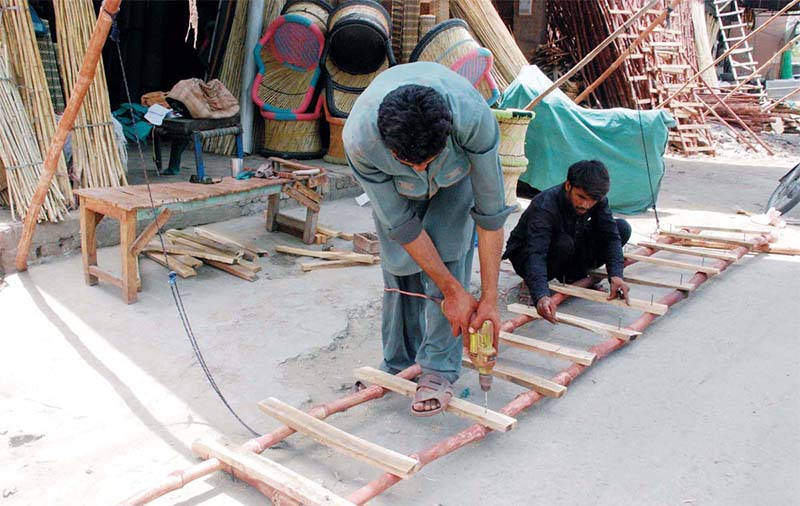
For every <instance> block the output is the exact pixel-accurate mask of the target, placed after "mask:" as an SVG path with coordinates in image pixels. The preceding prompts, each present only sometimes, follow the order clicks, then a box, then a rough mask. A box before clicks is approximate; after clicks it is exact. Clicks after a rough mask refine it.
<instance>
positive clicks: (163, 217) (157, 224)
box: [131, 209, 172, 256]
mask: <svg viewBox="0 0 800 506" xmlns="http://www.w3.org/2000/svg"><path fill="white" fill-rule="evenodd" d="M170 216H172V211H170V210H169V209H162V210H161V212H160V213H158V216H156V219H155V220H153V221H151V222H150V223H149V224H148V225H147V227H145V229H144V230H142V233H141V234H139V237H137V238H136V240H135V241H133V244H132V245H131V255H133V256H139V253H141V252H142V249H143V248H144V247H145V246H146V245H147V243H149V242H150V239H152V238H153V237H155V235H156V234H157V233H158V229H160V228H161V227H163V226H164V225H166V224H167V221H169V218H170Z"/></svg>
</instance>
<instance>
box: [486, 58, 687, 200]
mask: <svg viewBox="0 0 800 506" xmlns="http://www.w3.org/2000/svg"><path fill="white" fill-rule="evenodd" d="M551 84H552V81H551V80H550V79H549V78H548V77H547V76H545V75H544V74H543V73H542V71H541V70H539V68H538V67H536V66H535V65H531V66H527V67H525V68H523V69H522V72H521V73H520V75H519V77H517V79H515V80H514V82H513V83H511V85H510V86H509V87H508V88H507V89H506V91H505V92H504V93H503V99H502V101H501V103H500V108H502V109H508V108H517V109H520V108H523V107H525V106H526V105H528V103H530V101H531V100H533V99H534V98H536V97H537V96H539V94H540V93H541V92H543V91H544V90H546V89H547V88H549V87H550V85H551ZM534 112H535V113H536V116H535V117H534V119H533V121H531V124H530V126H529V127H528V133H527V135H526V138H525V156H526V157H527V158H528V160H529V163H528V170H527V171H526V172H525V173H524V174H523V175H522V176H521V177H520V180H521V181H524V182H526V183H528V184H529V185H531V186H533V187H534V188H538V189H539V190H545V189H547V188H550V187H551V186H555V185H557V184H559V183H562V182H564V180H565V179H566V176H567V168H569V166H570V165H571V164H573V163H575V162H578V161H580V160H591V159H594V160H600V161H601V162H603V163H604V164H605V165H606V166H607V167H608V170H609V173H610V174H611V191H610V192H609V194H608V200H609V203H610V204H611V208H612V209H613V210H614V211H615V212H619V213H626V214H632V213H640V212H643V211H645V210H646V209H647V208H649V207H652V205H653V203H654V202H653V195H655V196H656V197H657V196H658V190H659V188H660V186H661V178H662V177H663V176H664V151H665V149H666V146H667V139H668V135H669V129H670V128H671V127H673V126H675V124H676V123H675V120H674V119H673V118H672V116H671V115H670V114H669V113H668V112H666V111H663V110H658V111H636V110H632V109H622V108H615V109H601V110H598V109H586V108H584V107H580V106H579V105H577V104H575V103H574V102H573V101H572V100H571V99H570V98H569V97H567V96H566V95H565V94H564V93H563V92H562V91H561V90H555V91H553V92H552V93H550V94H549V95H548V96H546V97H545V98H544V100H542V102H540V103H539V104H538V105H537V106H536V109H534ZM648 165H649V171H648ZM651 184H652V193H651Z"/></svg>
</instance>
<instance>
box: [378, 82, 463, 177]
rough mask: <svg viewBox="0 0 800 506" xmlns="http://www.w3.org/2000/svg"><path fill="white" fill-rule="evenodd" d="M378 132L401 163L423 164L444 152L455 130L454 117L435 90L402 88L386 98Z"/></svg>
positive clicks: (379, 115)
mask: <svg viewBox="0 0 800 506" xmlns="http://www.w3.org/2000/svg"><path fill="white" fill-rule="evenodd" d="M378 130H379V131H380V133H381V137H382V138H383V142H384V144H386V146H387V147H388V148H389V149H391V150H392V151H394V153H395V155H396V156H397V157H398V158H399V159H401V160H403V161H406V162H410V163H422V162H424V161H425V160H428V159H429V158H431V157H432V156H434V155H436V154H437V153H439V152H440V151H441V150H442V149H443V148H444V146H445V144H446V143H447V137H448V136H449V135H450V132H451V131H452V130H453V113H452V112H451V111H450V108H449V107H448V106H447V103H446V102H445V100H444V97H442V95H441V94H439V92H437V91H436V90H434V89H433V88H430V87H427V86H419V85H416V84H409V85H405V86H400V87H399V88H397V89H395V90H393V91H391V92H390V93H389V94H388V95H386V96H385V97H384V98H383V102H381V105H380V108H378Z"/></svg>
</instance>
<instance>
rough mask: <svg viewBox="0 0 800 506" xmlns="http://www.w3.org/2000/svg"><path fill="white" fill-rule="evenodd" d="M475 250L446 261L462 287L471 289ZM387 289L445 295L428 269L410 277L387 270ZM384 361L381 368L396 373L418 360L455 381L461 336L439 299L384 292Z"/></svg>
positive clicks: (423, 367)
mask: <svg viewBox="0 0 800 506" xmlns="http://www.w3.org/2000/svg"><path fill="white" fill-rule="evenodd" d="M474 251H475V249H474V248H471V249H470V250H469V252H468V253H467V254H466V255H464V256H463V257H462V258H460V259H459V260H456V261H454V262H446V263H445V266H447V269H448V270H449V271H450V272H451V273H452V274H453V276H454V277H455V278H456V279H457V280H458V281H459V282H460V283H461V285H462V286H464V287H466V288H467V290H469V283H470V279H471V275H472V257H473V253H474ZM383 283H384V285H385V286H386V288H397V289H400V290H403V291H406V292H414V293H424V294H425V295H428V296H432V297H437V298H439V299H441V298H442V292H441V291H440V290H439V287H437V286H436V284H435V283H434V282H433V280H432V279H431V278H430V277H428V275H427V274H425V273H424V272H420V273H417V274H412V275H410V276H395V275H394V274H391V273H390V272H387V271H386V270H384V271H383ZM381 334H382V338H383V362H382V363H381V366H380V368H381V369H382V370H384V371H386V372H388V373H391V374H396V373H398V372H400V371H402V370H403V369H405V368H406V367H409V366H411V365H412V364H414V362H417V363H419V365H420V366H421V367H422V371H423V372H426V373H427V372H433V373H437V374H439V375H441V376H442V377H443V378H445V379H446V380H448V381H449V382H451V383H453V382H455V381H456V380H457V379H458V376H459V374H460V373H461V354H462V351H461V350H462V347H463V345H462V340H461V336H457V337H453V332H452V330H451V327H450V322H449V321H447V318H445V316H444V313H443V312H442V309H441V304H440V303H439V302H434V301H432V300H428V299H422V298H420V297H412V296H409V295H402V294H399V293H397V292H384V293H383V322H382V325H381Z"/></svg>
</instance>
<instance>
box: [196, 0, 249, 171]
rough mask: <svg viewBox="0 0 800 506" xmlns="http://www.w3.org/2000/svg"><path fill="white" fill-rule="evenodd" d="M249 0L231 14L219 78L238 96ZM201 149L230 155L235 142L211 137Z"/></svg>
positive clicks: (232, 139)
mask: <svg viewBox="0 0 800 506" xmlns="http://www.w3.org/2000/svg"><path fill="white" fill-rule="evenodd" d="M249 5H250V1H249V0H240V1H239V2H236V11H234V14H233V25H232V26H231V32H230V35H229V36H228V44H227V46H226V47H225V58H224V59H223V63H222V71H221V72H220V74H219V80H220V81H222V84H224V85H225V87H226V88H228V91H230V92H231V94H233V96H234V97H236V98H239V95H240V94H241V93H242V69H243V68H244V55H245V50H246V48H245V47H244V45H245V36H246V35H247V10H248V8H249ZM203 150H204V151H208V152H211V153H218V154H220V155H232V154H233V153H234V152H235V151H236V143H235V142H234V137H233V136H232V135H226V136H224V137H212V138H210V139H206V140H204V141H203Z"/></svg>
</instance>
